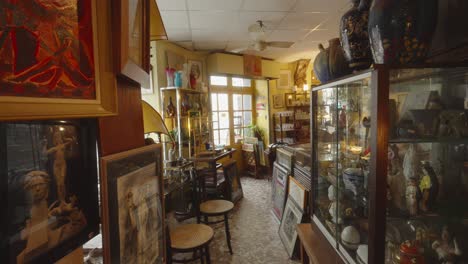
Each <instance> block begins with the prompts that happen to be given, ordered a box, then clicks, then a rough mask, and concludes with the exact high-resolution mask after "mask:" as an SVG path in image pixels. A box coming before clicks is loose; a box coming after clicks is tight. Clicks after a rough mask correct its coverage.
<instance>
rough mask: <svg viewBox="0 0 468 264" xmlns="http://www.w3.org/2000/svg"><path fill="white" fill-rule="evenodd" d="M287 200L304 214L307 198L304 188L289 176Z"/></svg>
mask: <svg viewBox="0 0 468 264" xmlns="http://www.w3.org/2000/svg"><path fill="white" fill-rule="evenodd" d="M288 188H289V189H288V196H289V198H288V199H291V200H292V201H293V202H294V203H295V204H296V205H297V206H298V207H299V209H301V211H302V212H304V209H305V206H306V201H307V198H308V195H307V191H306V189H305V187H304V186H303V185H302V184H301V183H300V182H298V181H297V180H296V179H294V178H293V177H291V176H289V187H288Z"/></svg>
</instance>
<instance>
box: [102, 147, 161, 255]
mask: <svg viewBox="0 0 468 264" xmlns="http://www.w3.org/2000/svg"><path fill="white" fill-rule="evenodd" d="M101 169H102V173H101V196H102V199H101V202H102V227H103V229H102V234H103V243H104V244H103V249H104V262H105V263H164V260H165V256H164V254H165V245H164V221H163V219H164V208H163V205H164V201H163V195H164V193H163V184H162V179H163V176H162V175H163V173H162V147H161V145H160V144H153V145H148V146H145V147H141V148H137V149H134V150H129V151H125V152H121V153H117V154H114V155H110V156H106V157H103V158H101Z"/></svg>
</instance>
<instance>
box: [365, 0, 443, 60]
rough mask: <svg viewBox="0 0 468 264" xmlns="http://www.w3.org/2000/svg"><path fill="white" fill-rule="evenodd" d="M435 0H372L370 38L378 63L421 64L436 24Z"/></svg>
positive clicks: (424, 58)
mask: <svg viewBox="0 0 468 264" xmlns="http://www.w3.org/2000/svg"><path fill="white" fill-rule="evenodd" d="M437 3H438V1H437V0H374V2H373V3H372V6H371V8H370V13H369V26H368V30H369V40H370V44H371V49H372V55H373V58H374V62H375V63H377V64H391V65H408V64H418V63H423V62H424V61H425V60H426V58H427V54H428V52H429V50H430V44H431V41H432V36H433V34H434V30H435V27H436V25H437V13H438V4H437Z"/></svg>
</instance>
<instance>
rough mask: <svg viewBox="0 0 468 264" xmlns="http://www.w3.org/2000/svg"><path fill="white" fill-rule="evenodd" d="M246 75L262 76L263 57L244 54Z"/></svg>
mask: <svg viewBox="0 0 468 264" xmlns="http://www.w3.org/2000/svg"><path fill="white" fill-rule="evenodd" d="M244 75H245V76H262V58H261V57H259V56H255V55H248V54H244Z"/></svg>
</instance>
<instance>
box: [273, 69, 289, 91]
mask: <svg viewBox="0 0 468 264" xmlns="http://www.w3.org/2000/svg"><path fill="white" fill-rule="evenodd" d="M276 83H277V85H276V87H277V88H278V89H291V71H289V70H280V75H279V79H278V80H277V81H276Z"/></svg>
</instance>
